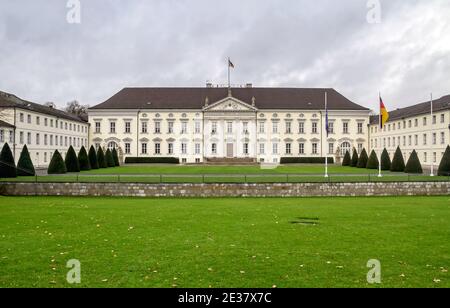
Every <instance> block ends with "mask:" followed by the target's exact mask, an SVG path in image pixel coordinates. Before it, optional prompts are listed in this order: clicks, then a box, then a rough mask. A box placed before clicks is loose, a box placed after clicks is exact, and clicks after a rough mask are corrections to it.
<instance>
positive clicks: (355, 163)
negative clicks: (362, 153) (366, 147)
mask: <svg viewBox="0 0 450 308" xmlns="http://www.w3.org/2000/svg"><path fill="white" fill-rule="evenodd" d="M358 161H359V157H358V152H357V151H356V149H353V156H352V162H351V164H350V166H352V167H356V166H358Z"/></svg>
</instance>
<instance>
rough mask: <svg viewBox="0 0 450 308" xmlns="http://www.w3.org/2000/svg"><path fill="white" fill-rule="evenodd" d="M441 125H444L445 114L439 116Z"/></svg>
mask: <svg viewBox="0 0 450 308" xmlns="http://www.w3.org/2000/svg"><path fill="white" fill-rule="evenodd" d="M441 123H445V114H441Z"/></svg>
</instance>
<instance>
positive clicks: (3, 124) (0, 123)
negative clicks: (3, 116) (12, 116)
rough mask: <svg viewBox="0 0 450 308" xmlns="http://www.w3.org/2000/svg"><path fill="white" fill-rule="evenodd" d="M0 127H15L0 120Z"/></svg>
mask: <svg viewBox="0 0 450 308" xmlns="http://www.w3.org/2000/svg"><path fill="white" fill-rule="evenodd" d="M0 127H11V128H14V127H15V126H14V125H12V124H9V123H7V122H5V121H2V120H0Z"/></svg>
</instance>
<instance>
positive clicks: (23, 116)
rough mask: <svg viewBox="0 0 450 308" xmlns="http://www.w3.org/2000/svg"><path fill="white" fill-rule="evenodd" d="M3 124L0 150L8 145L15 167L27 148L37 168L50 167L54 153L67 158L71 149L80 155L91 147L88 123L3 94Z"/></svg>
mask: <svg viewBox="0 0 450 308" xmlns="http://www.w3.org/2000/svg"><path fill="white" fill-rule="evenodd" d="M0 120H1V122H0V148H2V147H3V145H4V144H5V143H8V145H9V146H10V148H11V151H12V152H13V155H14V158H15V161H16V163H17V161H18V160H19V157H20V153H21V152H22V149H23V147H24V145H26V146H27V148H28V151H29V152H30V157H31V160H32V161H33V164H34V166H35V167H37V168H45V167H47V166H48V165H49V163H50V160H51V158H52V156H53V153H54V152H55V150H58V151H59V152H60V153H61V155H62V156H63V158H64V157H65V154H66V153H67V150H68V149H69V147H70V146H73V148H74V149H75V151H77V152H78V151H79V150H80V149H81V147H82V146H85V147H87V146H88V145H89V140H88V137H89V124H88V123H87V122H86V121H83V120H82V119H80V118H78V117H76V116H74V115H71V114H68V113H65V112H63V111H60V110H57V109H54V108H50V107H46V106H43V105H39V104H35V103H31V102H28V101H24V100H22V99H20V98H18V97H16V96H14V95H12V94H8V93H4V92H0ZM1 123H4V124H1ZM87 150H89V149H87Z"/></svg>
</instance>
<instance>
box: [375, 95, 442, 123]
mask: <svg viewBox="0 0 450 308" xmlns="http://www.w3.org/2000/svg"><path fill="white" fill-rule="evenodd" d="M443 110H450V95H446V96H443V97H441V98H439V99H437V100H434V101H433V111H434V112H440V111H443ZM425 114H431V102H430V101H428V102H424V103H420V104H416V105H413V106H409V107H405V108H400V109H396V110H393V111H390V112H389V122H393V121H398V120H403V119H406V118H411V117H416V116H420V115H425ZM379 118H380V116H379V115H374V116H371V117H370V124H379V123H380V121H379Z"/></svg>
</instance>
